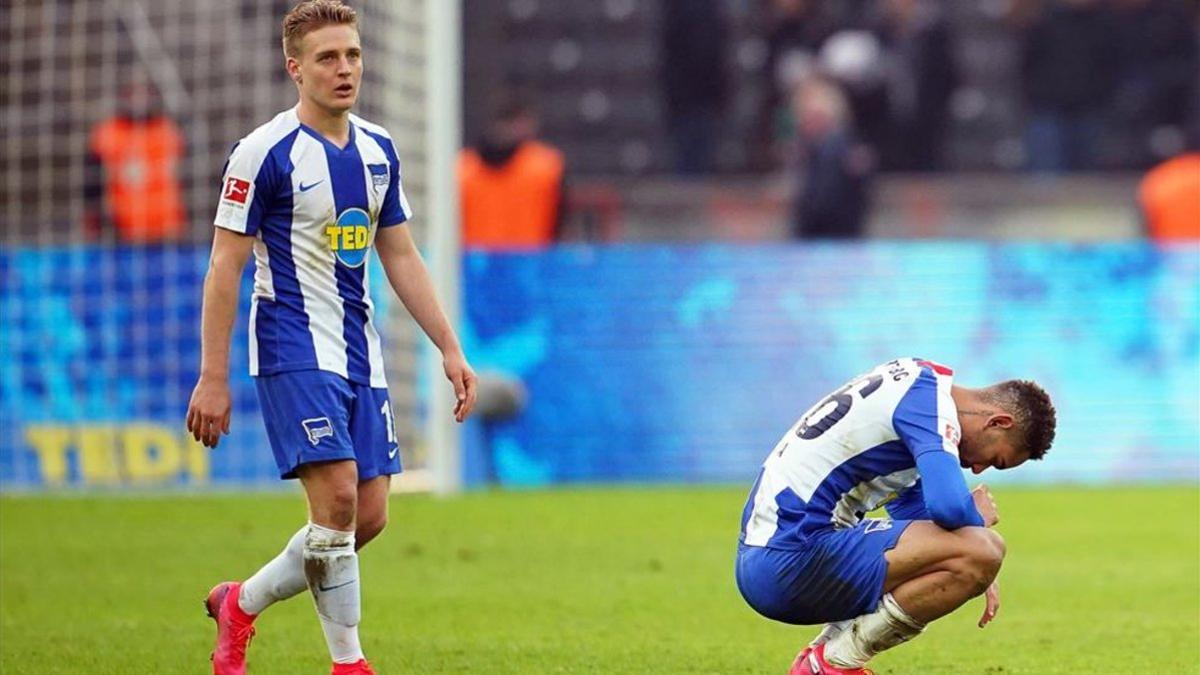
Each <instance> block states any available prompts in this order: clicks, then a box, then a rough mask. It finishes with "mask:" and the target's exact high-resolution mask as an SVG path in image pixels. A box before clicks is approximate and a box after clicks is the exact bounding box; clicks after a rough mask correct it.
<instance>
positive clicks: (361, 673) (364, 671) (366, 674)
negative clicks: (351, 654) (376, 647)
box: [333, 659, 375, 675]
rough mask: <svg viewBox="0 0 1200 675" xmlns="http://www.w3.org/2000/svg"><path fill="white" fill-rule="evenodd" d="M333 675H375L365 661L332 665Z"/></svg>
mask: <svg viewBox="0 0 1200 675" xmlns="http://www.w3.org/2000/svg"><path fill="white" fill-rule="evenodd" d="M333 675H375V671H374V670H371V664H369V663H367V660H366V659H359V660H357V661H355V662H354V663H335V664H333Z"/></svg>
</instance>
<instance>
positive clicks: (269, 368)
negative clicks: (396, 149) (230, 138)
mask: <svg viewBox="0 0 1200 675" xmlns="http://www.w3.org/2000/svg"><path fill="white" fill-rule="evenodd" d="M299 133H300V129H299V128H297V129H296V130H295V131H293V132H292V133H290V134H288V135H287V136H284V137H283V140H281V141H279V142H278V143H276V144H275V145H274V146H273V147H272V148H271V150H270V151H269V152H268V153H267V158H266V160H265V161H264V162H263V164H262V168H260V169H259V171H258V176H257V177H256V178H255V181H254V183H255V186H254V190H255V194H256V195H272V196H273V197H274V199H273V200H272V201H271V202H270V203H265V200H263V201H264V203H263V209H264V211H265V218H264V221H263V227H262V228H261V230H260V231H259V234H260V236H261V237H262V240H263V244H265V245H266V247H267V257H268V260H269V261H270V265H271V281H272V286H273V287H274V289H275V301H274V302H272V301H270V300H262V301H260V302H259V303H258V317H257V322H256V325H255V326H254V331H255V337H256V339H257V340H258V345H259V349H258V354H259V362H258V372H259V374H260V375H269V374H272V373H274V372H276V371H277V370H278V369H279V368H280V367H284V368H286V367H288V366H289V365H290V364H296V363H315V362H316V360H317V352H316V348H314V347H313V344H312V340H311V339H307V340H296V339H290V340H285V339H283V338H284V336H311V332H310V330H309V327H308V314H307V313H306V312H305V311H304V296H303V295H302V294H301V292H300V281H299V279H298V278H297V277H296V263H295V261H294V260H293V259H292V181H291V178H290V176H291V173H292V161H291V154H292V145H293V144H294V143H295V142H296V135H297V134H299ZM272 181H279V184H278V185H274V184H272ZM255 201H256V202H257V201H259V200H258V198H257V197H256V198H255Z"/></svg>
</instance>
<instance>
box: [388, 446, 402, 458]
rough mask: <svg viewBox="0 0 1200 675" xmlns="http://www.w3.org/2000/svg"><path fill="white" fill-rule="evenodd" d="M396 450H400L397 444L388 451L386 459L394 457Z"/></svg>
mask: <svg viewBox="0 0 1200 675" xmlns="http://www.w3.org/2000/svg"><path fill="white" fill-rule="evenodd" d="M397 452H400V446H398V445H397V446H396V447H394V448H392V449H391V450H389V451H388V459H395V458H396V453H397Z"/></svg>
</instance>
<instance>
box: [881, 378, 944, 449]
mask: <svg viewBox="0 0 1200 675" xmlns="http://www.w3.org/2000/svg"><path fill="white" fill-rule="evenodd" d="M937 395H938V385H937V376H936V375H934V374H933V370H932V369H931V368H929V367H928V366H925V367H924V368H921V374H920V375H918V376H917V379H916V380H914V381H913V383H912V385H910V386H909V388H908V391H906V392H904V396H903V397H902V398H901V399H900V402H899V403H897V404H896V409H895V410H894V411H893V412H892V427H894V428H895V429H896V435H897V436H899V437H900V440H902V441H904V442H905V444H907V445H908V447H909V448H910V449H911V450H912V455H913V457H916V456H917V455H920V454H921V453H924V452H941V451H942V432H941V430H940V429H938V401H937Z"/></svg>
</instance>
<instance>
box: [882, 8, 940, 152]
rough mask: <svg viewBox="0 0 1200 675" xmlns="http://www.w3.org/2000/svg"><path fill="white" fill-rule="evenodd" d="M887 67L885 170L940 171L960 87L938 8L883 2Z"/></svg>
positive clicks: (883, 29) (883, 38)
mask: <svg viewBox="0 0 1200 675" xmlns="http://www.w3.org/2000/svg"><path fill="white" fill-rule="evenodd" d="M878 32H879V37H880V40H881V42H882V43H883V47H884V59H885V63H886V68H887V101H888V110H889V113H890V114H889V123H888V133H887V141H886V143H885V144H884V145H883V147H881V148H879V150H880V154H881V158H880V164H881V168H883V169H885V170H888V169H895V170H899V171H933V170H935V169H938V168H940V166H941V157H942V146H943V144H944V142H945V137H946V129H947V125H948V123H949V120H950V114H949V113H950V111H949V104H950V96H951V94H953V93H954V90H955V88H956V87H957V86H958V71H957V68H956V66H955V59H954V49H953V44H952V41H951V36H950V28H949V26H948V25H947V23H946V19H945V16H944V15H943V12H942V10H941V7H940V6H938V5H934V4H931V3H929V2H922V0H884V2H883V20H882V22H881V23H880V25H879V28H878Z"/></svg>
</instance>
